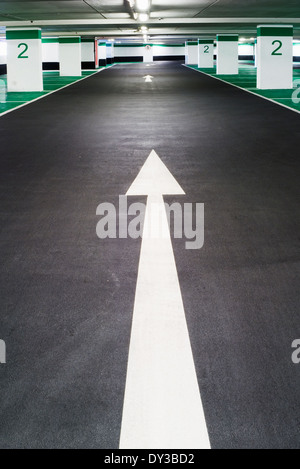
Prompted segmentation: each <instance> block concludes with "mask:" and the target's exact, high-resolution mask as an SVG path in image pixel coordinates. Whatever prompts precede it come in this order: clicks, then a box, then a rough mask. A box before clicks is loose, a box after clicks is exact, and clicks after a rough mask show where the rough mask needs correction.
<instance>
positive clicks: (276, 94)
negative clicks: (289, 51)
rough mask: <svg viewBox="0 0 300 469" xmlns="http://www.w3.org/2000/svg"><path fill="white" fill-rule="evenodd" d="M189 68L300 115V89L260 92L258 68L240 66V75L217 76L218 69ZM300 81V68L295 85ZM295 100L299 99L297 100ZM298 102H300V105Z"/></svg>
mask: <svg viewBox="0 0 300 469" xmlns="http://www.w3.org/2000/svg"><path fill="white" fill-rule="evenodd" d="M187 67H188V68H191V69H193V70H197V71H199V72H202V73H204V74H206V75H210V76H212V77H215V78H218V79H220V80H223V81H225V82H226V83H229V84H231V85H235V86H239V87H240V88H243V89H245V90H247V91H250V92H251V93H254V94H256V95H257V96H261V97H263V98H267V99H269V100H271V101H273V102H274V103H276V104H280V105H284V106H286V107H288V108H290V109H292V110H293V111H298V112H299V113H300V88H298V89H299V92H298V93H297V91H296V90H297V86H296V85H295V86H294V89H292V90H286V89H285V90H259V89H257V87H256V68H254V65H245V64H243V65H240V66H239V74H238V75H217V72H216V67H214V68H209V69H207V68H199V67H197V65H187ZM299 79H300V68H299V69H297V68H294V83H295V80H299ZM299 83H300V82H299ZM293 95H294V96H293ZM295 98H298V99H297V100H295ZM297 101H299V103H298V102H297Z"/></svg>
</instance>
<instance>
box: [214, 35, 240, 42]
mask: <svg viewBox="0 0 300 469" xmlns="http://www.w3.org/2000/svg"><path fill="white" fill-rule="evenodd" d="M238 40H239V36H238V35H234V36H229V35H227V36H225V35H224V36H223V35H222V34H218V35H217V41H218V42H238Z"/></svg>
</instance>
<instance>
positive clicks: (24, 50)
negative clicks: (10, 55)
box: [18, 42, 28, 59]
mask: <svg viewBox="0 0 300 469" xmlns="http://www.w3.org/2000/svg"><path fill="white" fill-rule="evenodd" d="M20 47H24V49H23V50H22V52H20V54H19V55H18V59H28V55H24V54H25V52H27V50H28V44H25V42H21V44H19V45H18V49H19V48H20Z"/></svg>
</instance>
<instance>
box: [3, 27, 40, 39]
mask: <svg viewBox="0 0 300 469" xmlns="http://www.w3.org/2000/svg"><path fill="white" fill-rule="evenodd" d="M41 38H42V31H41V30H40V29H27V30H26V29H18V30H14V31H12V30H9V29H7V30H6V39H8V40H9V39H41Z"/></svg>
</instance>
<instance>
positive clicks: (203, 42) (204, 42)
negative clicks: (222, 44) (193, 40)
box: [198, 39, 214, 44]
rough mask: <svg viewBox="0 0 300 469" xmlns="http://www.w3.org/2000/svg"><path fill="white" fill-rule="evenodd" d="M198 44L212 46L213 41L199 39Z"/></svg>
mask: <svg viewBox="0 0 300 469" xmlns="http://www.w3.org/2000/svg"><path fill="white" fill-rule="evenodd" d="M198 43H199V44H214V40H213V39H207V40H205V39H199V41H198Z"/></svg>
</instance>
